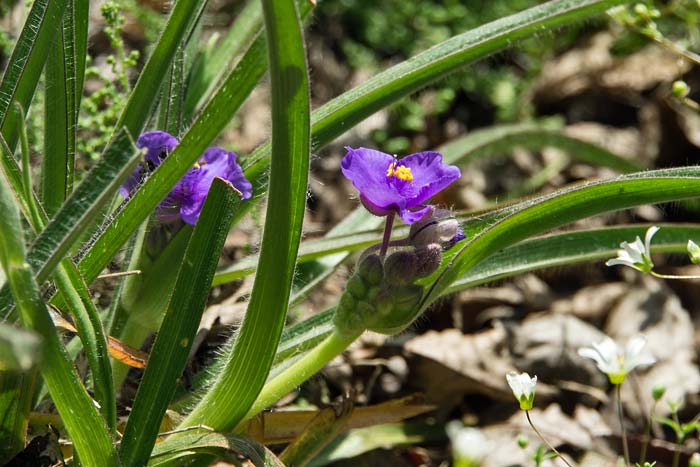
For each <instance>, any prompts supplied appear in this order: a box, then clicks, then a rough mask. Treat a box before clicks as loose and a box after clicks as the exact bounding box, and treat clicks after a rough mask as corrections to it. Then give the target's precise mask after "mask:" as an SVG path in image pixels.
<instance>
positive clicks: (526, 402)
mask: <svg viewBox="0 0 700 467" xmlns="http://www.w3.org/2000/svg"><path fill="white" fill-rule="evenodd" d="M506 380H507V381H508V385H509V386H510V389H511V390H512V391H513V395H514V396H515V398H516V399H517V400H518V402H520V408H521V409H522V410H530V409H531V408H532V404H533V403H534V402H535V386H537V376H533V377H532V378H530V375H528V374H527V373H520V374H518V373H516V372H515V371H509V372H508V373H507V374H506Z"/></svg>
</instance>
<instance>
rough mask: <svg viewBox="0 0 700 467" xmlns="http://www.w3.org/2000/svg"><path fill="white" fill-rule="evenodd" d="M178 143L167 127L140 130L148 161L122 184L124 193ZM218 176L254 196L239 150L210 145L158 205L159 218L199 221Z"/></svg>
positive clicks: (142, 146) (188, 221)
mask: <svg viewBox="0 0 700 467" xmlns="http://www.w3.org/2000/svg"><path fill="white" fill-rule="evenodd" d="M177 144H178V141H177V139H176V138H175V137H174V136H172V135H170V134H168V133H166V132H164V131H149V132H146V133H143V134H141V136H139V138H138V140H136V146H137V147H138V148H142V149H143V148H145V149H147V153H146V157H145V164H139V166H138V167H137V168H136V169H135V170H134V172H133V173H132V174H131V175H130V176H129V178H128V179H127V180H126V182H125V183H124V185H122V186H121V187H120V190H119V191H120V193H121V194H122V196H124V197H127V196H129V194H130V193H131V192H132V191H133V190H134V188H136V187H137V186H138V185H139V183H140V181H141V178H142V177H143V176H144V174H145V173H146V172H151V171H153V170H154V169H155V168H156V167H157V166H158V165H160V163H161V162H162V161H163V160H164V159H165V158H166V157H167V155H168V154H169V153H170V152H171V151H172V150H173V149H175V147H176V146H177ZM215 177H219V178H222V179H224V180H228V181H229V182H231V184H232V185H233V186H234V187H235V188H236V189H237V190H238V191H240V192H241V193H242V195H243V196H242V198H243V199H248V198H250V197H251V196H252V188H253V187H252V185H251V183H250V182H249V181H248V180H247V179H246V178H245V176H244V175H243V170H242V169H241V166H240V165H238V163H237V162H236V154H235V153H233V152H231V151H226V150H225V149H223V148H220V147H210V148H208V149H207V150H206V151H204V154H202V156H201V157H200V158H199V160H198V161H197V162H196V163H195V164H194V166H193V167H192V168H190V169H189V170H188V171H187V173H186V174H185V175H184V176H183V177H182V178H181V179H180V181H178V182H177V184H176V185H175V187H174V188H173V189H172V190H171V191H170V193H168V195H167V196H166V197H165V199H164V200H163V201H162V202H161V203H160V204H159V205H158V209H157V210H156V214H157V216H158V220H159V221H160V222H163V223H167V222H173V221H176V220H178V219H182V220H183V221H184V222H186V223H188V224H192V225H194V224H196V223H197V219H199V214H200V213H201V211H202V207H203V206H204V201H205V200H206V197H207V193H208V192H209V188H210V187H211V184H212V182H213V181H214V178H215Z"/></svg>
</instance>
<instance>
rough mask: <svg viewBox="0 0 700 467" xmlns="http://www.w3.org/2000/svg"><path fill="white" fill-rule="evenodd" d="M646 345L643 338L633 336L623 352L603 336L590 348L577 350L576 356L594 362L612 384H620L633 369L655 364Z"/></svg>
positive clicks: (612, 341)
mask: <svg viewBox="0 0 700 467" xmlns="http://www.w3.org/2000/svg"><path fill="white" fill-rule="evenodd" d="M646 343H647V340H646V339H645V338H644V336H635V337H633V338H631V339H630V340H629V342H628V343H627V345H626V346H625V349H624V351H623V350H622V349H621V348H620V347H619V346H618V345H617V344H616V343H615V341H614V340H612V339H611V338H610V337H608V336H605V338H604V339H603V340H602V341H601V342H598V343H595V344H593V346H592V347H585V348H582V349H579V351H578V354H579V355H580V356H582V357H585V358H590V359H592V360H593V361H595V363H596V365H597V366H598V369H599V370H600V371H602V372H603V373H605V374H606V375H608V377H609V378H610V381H611V382H612V383H613V384H621V383H622V382H623V381H624V379H625V376H627V374H628V373H629V372H630V371H632V370H633V369H634V368H635V367H637V366H640V365H650V364H652V363H654V362H655V359H654V357H653V356H652V355H651V353H650V352H649V351H648V350H647V348H646Z"/></svg>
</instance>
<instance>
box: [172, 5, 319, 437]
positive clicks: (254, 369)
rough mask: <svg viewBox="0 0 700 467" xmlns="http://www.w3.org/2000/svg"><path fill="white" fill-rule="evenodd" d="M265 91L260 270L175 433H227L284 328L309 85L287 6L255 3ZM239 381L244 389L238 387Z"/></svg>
mask: <svg viewBox="0 0 700 467" xmlns="http://www.w3.org/2000/svg"><path fill="white" fill-rule="evenodd" d="M263 12H264V17H265V29H266V32H267V43H268V59H269V63H270V83H271V88H272V167H271V174H270V190H269V193H270V195H269V202H268V205H267V214H266V218H267V219H269V220H270V222H266V223H265V229H264V232H263V239H262V247H261V252H260V265H259V266H258V274H257V275H256V277H255V282H254V284H253V290H252V292H251V297H250V302H249V304H248V310H247V313H246V316H245V318H244V320H243V324H242V325H241V329H240V331H239V333H238V335H237V337H236V340H235V342H234V346H233V348H232V349H231V353H230V360H229V361H228V362H227V364H226V366H225V367H224V369H223V370H222V372H221V373H220V374H219V375H218V376H217V378H216V381H215V382H214V385H213V386H212V388H211V389H210V390H209V391H208V392H207V393H206V394H205V396H204V398H203V399H202V400H201V401H200V403H199V404H198V405H197V406H196V407H195V408H194V410H193V411H192V412H191V413H190V414H189V415H188V416H187V418H186V419H185V421H184V422H183V426H192V425H198V424H201V423H206V424H207V425H210V426H213V427H214V428H217V429H221V430H229V429H232V428H233V427H235V426H236V425H237V424H238V422H239V421H240V420H241V418H242V417H243V416H244V415H245V414H246V412H247V411H248V409H249V408H250V406H251V404H252V403H253V402H254V401H255V398H256V396H257V395H258V392H259V391H260V389H261V388H262V386H263V384H264V383H265V379H266V378H267V374H268V372H269V370H270V366H271V365H272V361H273V358H274V356H275V351H276V349H277V343H278V341H279V337H280V333H281V332H282V327H283V325H284V318H285V316H286V310H287V304H288V300H289V294H290V289H291V285H292V278H293V275H294V265H295V261H296V256H297V249H298V246H299V239H300V237H301V227H302V221H303V218H304V208H305V203H306V189H307V188H306V187H307V179H308V167H309V146H310V139H309V136H310V124H309V122H310V116H309V112H310V109H309V82H308V74H307V68H306V56H305V50H304V42H303V35H302V25H301V20H300V18H299V15H298V13H297V9H296V5H295V3H294V1H293V0H276V1H275V0H263ZM241 381H245V382H246V384H240V382H241Z"/></svg>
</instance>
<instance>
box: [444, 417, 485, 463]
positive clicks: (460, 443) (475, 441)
mask: <svg viewBox="0 0 700 467" xmlns="http://www.w3.org/2000/svg"><path fill="white" fill-rule="evenodd" d="M445 431H447V435H448V436H449V438H450V442H451V443H452V450H453V453H454V457H455V459H463V460H468V461H471V462H472V463H478V462H480V461H481V460H482V459H483V458H484V457H486V456H487V455H488V453H489V452H490V450H491V448H492V443H491V442H490V441H489V440H488V439H487V438H486V436H484V434H483V433H482V432H481V431H480V430H478V429H476V428H471V427H465V426H463V425H462V423H461V422H458V421H452V422H450V423H448V424H447V426H446V427H445Z"/></svg>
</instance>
